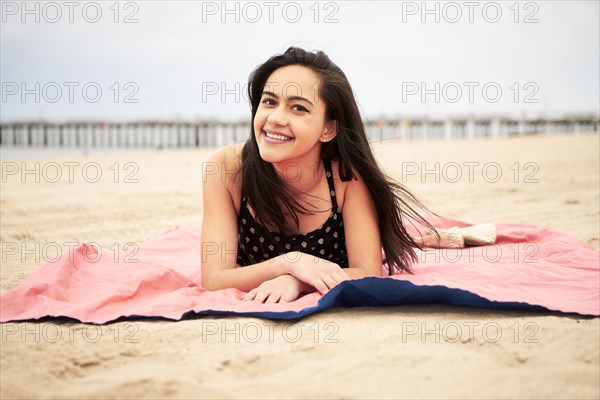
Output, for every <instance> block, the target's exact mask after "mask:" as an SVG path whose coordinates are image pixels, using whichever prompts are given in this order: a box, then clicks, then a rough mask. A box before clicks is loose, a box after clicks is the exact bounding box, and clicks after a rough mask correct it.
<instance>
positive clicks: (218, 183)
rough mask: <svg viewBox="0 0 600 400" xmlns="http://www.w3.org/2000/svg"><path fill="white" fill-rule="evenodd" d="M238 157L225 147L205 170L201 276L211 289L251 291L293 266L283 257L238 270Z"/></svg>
mask: <svg viewBox="0 0 600 400" xmlns="http://www.w3.org/2000/svg"><path fill="white" fill-rule="evenodd" d="M236 158H237V156H236V154H235V146H227V147H224V148H221V149H219V150H217V151H215V152H214V153H213V154H212V155H211V157H210V158H209V160H208V162H207V163H206V164H205V168H204V171H203V199H204V200H203V201H204V212H203V220H202V236H201V277H202V286H203V287H204V288H205V289H207V290H219V289H225V288H236V289H239V290H241V291H245V292H247V291H250V290H251V289H254V288H255V287H257V286H258V285H260V284H261V283H263V282H265V281H268V280H270V279H273V278H275V277H277V276H279V275H282V274H287V273H288V272H289V263H286V262H284V261H285V260H284V259H283V257H282V256H279V257H276V258H274V259H271V260H268V261H264V262H261V263H257V264H254V265H248V266H246V267H243V268H235V266H236V261H237V213H236V210H235V206H234V202H233V198H232V195H231V193H232V191H233V188H234V182H233V179H234V176H235V175H234V174H233V171H234V170H235V167H236ZM237 166H239V162H237ZM225 172H226V173H225Z"/></svg>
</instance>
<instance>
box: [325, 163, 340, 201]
mask: <svg viewBox="0 0 600 400" xmlns="http://www.w3.org/2000/svg"><path fill="white" fill-rule="evenodd" d="M323 165H324V166H325V176H326V177H327V185H329V196H330V197H331V204H332V206H333V208H334V209H336V208H337V201H336V199H335V185H334V184H333V170H332V169H331V160H329V159H327V158H324V159H323Z"/></svg>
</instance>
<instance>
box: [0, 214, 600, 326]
mask: <svg viewBox="0 0 600 400" xmlns="http://www.w3.org/2000/svg"><path fill="white" fill-rule="evenodd" d="M432 222H433V223H434V224H435V226H437V227H441V228H449V227H452V226H459V227H462V226H468V225H469V224H467V223H465V222H462V221H457V220H451V219H445V218H442V219H436V220H434V221H432ZM409 228H410V231H411V234H418V232H419V230H418V229H417V228H416V227H413V226H410V225H409ZM421 232H422V230H421ZM200 247H201V246H200V235H199V232H198V231H197V230H195V229H191V228H186V227H177V228H174V229H171V230H168V231H166V232H165V233H163V234H162V235H160V236H159V237H156V238H154V239H150V240H147V241H145V242H143V243H142V244H140V245H139V248H137V249H135V250H131V251H130V252H129V254H128V255H129V256H130V257H129V258H127V257H125V256H123V255H122V254H121V257H120V258H119V259H117V260H115V259H114V255H113V254H111V253H109V252H106V253H104V254H99V253H98V251H97V249H95V248H94V247H93V246H91V245H90V244H87V243H82V244H80V245H79V246H78V247H76V248H75V251H74V252H71V253H69V252H66V253H65V254H63V255H62V256H61V257H60V259H58V260H56V261H52V262H47V263H45V264H44V265H42V266H40V267H39V268H38V269H37V270H36V271H34V272H33V273H32V274H31V275H30V276H28V277H27V278H26V279H25V280H24V281H22V282H21V283H20V284H19V285H18V286H17V287H16V288H14V289H12V290H9V291H7V292H4V293H2V294H0V322H8V321H19V320H31V319H40V318H43V317H68V318H73V319H76V320H79V321H81V322H84V323H95V324H102V323H106V322H110V321H114V320H117V319H119V318H122V317H134V318H137V317H159V318H167V319H171V320H179V319H182V318H187V317H192V316H196V315H198V314H222V315H225V314H231V315H247V316H253V317H262V318H268V319H297V318H301V317H304V316H306V315H309V314H312V313H315V312H320V311H324V310H326V309H328V308H330V307H353V306H379V305H401V304H418V303H443V304H452V305H460V306H472V307H482V308H492V309H513V310H549V311H559V312H563V313H578V314H582V315H591V316H598V315H600V298H599V291H600V290H599V286H600V253H599V252H598V251H597V250H596V249H594V248H593V247H592V246H590V245H589V244H587V243H584V242H581V241H579V240H578V239H576V238H575V237H573V236H571V235H568V234H565V233H561V232H557V231H553V230H550V229H543V228H539V227H536V226H534V225H525V224H514V223H500V224H497V240H496V243H495V244H494V245H489V246H481V247H468V248H465V249H436V250H434V249H426V250H424V251H420V250H419V251H417V253H418V257H419V261H418V262H417V263H416V264H415V265H414V266H413V268H412V270H413V272H414V275H410V274H407V273H399V274H395V275H392V276H386V277H384V278H376V277H367V278H362V279H354V280H350V281H345V282H342V283H341V284H339V285H338V286H336V287H334V288H333V289H332V290H330V291H329V292H328V293H327V294H325V295H324V296H322V295H320V294H319V293H318V292H315V293H311V294H308V295H305V296H302V297H301V298H299V299H298V300H296V301H294V302H290V303H275V304H262V303H259V302H254V301H242V300H241V299H242V296H243V295H244V294H245V293H244V292H242V291H239V290H237V289H223V290H218V291H214V292H210V291H206V290H204V289H203V288H202V282H201V279H200V257H201V251H200ZM383 269H384V270H385V271H387V267H386V266H383ZM386 275H387V274H386Z"/></svg>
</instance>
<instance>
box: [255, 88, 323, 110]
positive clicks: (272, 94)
mask: <svg viewBox="0 0 600 400" xmlns="http://www.w3.org/2000/svg"><path fill="white" fill-rule="evenodd" d="M265 94H266V95H269V96H273V97H275V98H276V99H278V98H279V96H277V95H276V94H275V93H273V92H269V91H266V90H265V91H264V92H263V95H265ZM298 100H300V101H306V102H307V103H308V104H310V105H311V106H313V107H314V104H313V103H311V101H310V100H308V99H307V98H305V97H302V96H290V97H288V101H298Z"/></svg>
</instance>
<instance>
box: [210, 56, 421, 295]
mask: <svg viewBox="0 0 600 400" xmlns="http://www.w3.org/2000/svg"><path fill="white" fill-rule="evenodd" d="M248 92H249V98H250V103H251V107H252V124H251V134H250V137H249V139H248V140H247V141H246V143H244V144H238V145H231V146H227V147H224V148H221V149H219V150H217V151H216V152H215V153H214V154H213V155H212V156H211V158H210V160H209V165H211V166H217V167H218V170H219V173H211V174H208V173H206V172H205V175H204V180H203V182H204V187H203V191H204V217H203V224H202V252H203V254H202V266H201V268H202V284H203V287H204V288H205V289H207V290H219V289H224V288H237V289H239V290H241V291H245V292H249V293H248V294H247V295H246V296H244V300H255V301H261V302H288V301H293V300H296V299H297V298H298V297H299V296H300V295H301V294H302V293H309V292H312V291H315V290H318V291H319V292H320V293H322V294H325V293H326V292H327V291H329V290H330V289H331V288H333V287H334V286H336V285H337V284H338V283H340V282H342V281H344V280H347V279H357V278H362V277H365V276H375V277H381V276H382V275H383V271H382V265H383V263H385V262H387V264H388V272H389V273H390V274H392V273H394V269H395V268H397V269H399V270H400V271H407V272H410V264H411V263H412V262H414V261H416V254H415V250H414V249H415V247H417V248H420V247H419V245H418V244H417V243H416V242H415V241H413V240H412V239H411V238H410V236H409V235H408V234H407V232H406V229H405V226H404V221H403V219H404V217H405V216H411V217H413V218H415V219H417V220H418V221H420V222H421V223H424V224H425V225H427V226H429V227H430V228H433V227H431V225H429V224H428V223H427V222H426V221H425V220H424V219H423V218H421V217H420V216H419V215H418V214H417V213H416V212H415V211H414V210H413V208H412V207H411V206H409V205H408V203H407V202H411V203H413V204H416V205H419V206H421V207H422V204H421V203H420V202H419V201H418V200H417V199H416V198H415V197H414V196H413V195H411V194H410V193H409V192H408V191H406V190H405V189H404V188H403V187H402V186H401V185H399V184H397V183H395V182H392V181H391V180H390V179H388V178H387V177H386V176H385V175H384V174H383V173H382V172H381V170H380V169H379V167H378V165H377V162H376V161H375V158H374V157H373V154H372V151H371V148H370V145H369V142H368V140H367V136H366V134H365V128H364V125H363V123H362V119H361V117H360V113H359V111H358V106H357V104H356V101H355V99H354V95H353V93H352V89H351V87H350V84H349V82H348V80H347V78H346V76H345V74H344V73H343V72H342V70H341V69H340V68H339V67H337V66H336V65H335V64H334V63H332V62H331V60H330V59H329V58H328V57H327V56H326V55H325V54H324V53H323V52H321V51H319V52H316V53H311V52H306V51H304V50H302V49H299V48H295V47H291V48H289V49H288V50H287V51H286V52H285V53H284V54H282V55H277V56H274V57H272V58H270V59H269V60H268V61H266V62H265V63H264V64H262V65H260V66H259V67H258V68H257V69H256V70H255V71H254V72H253V73H252V74H251V76H250V82H249V86H248ZM211 171H213V172H214V168H211ZM382 249H383V251H384V253H385V255H386V257H385V259H382ZM236 264H238V265H240V266H243V268H236Z"/></svg>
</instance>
